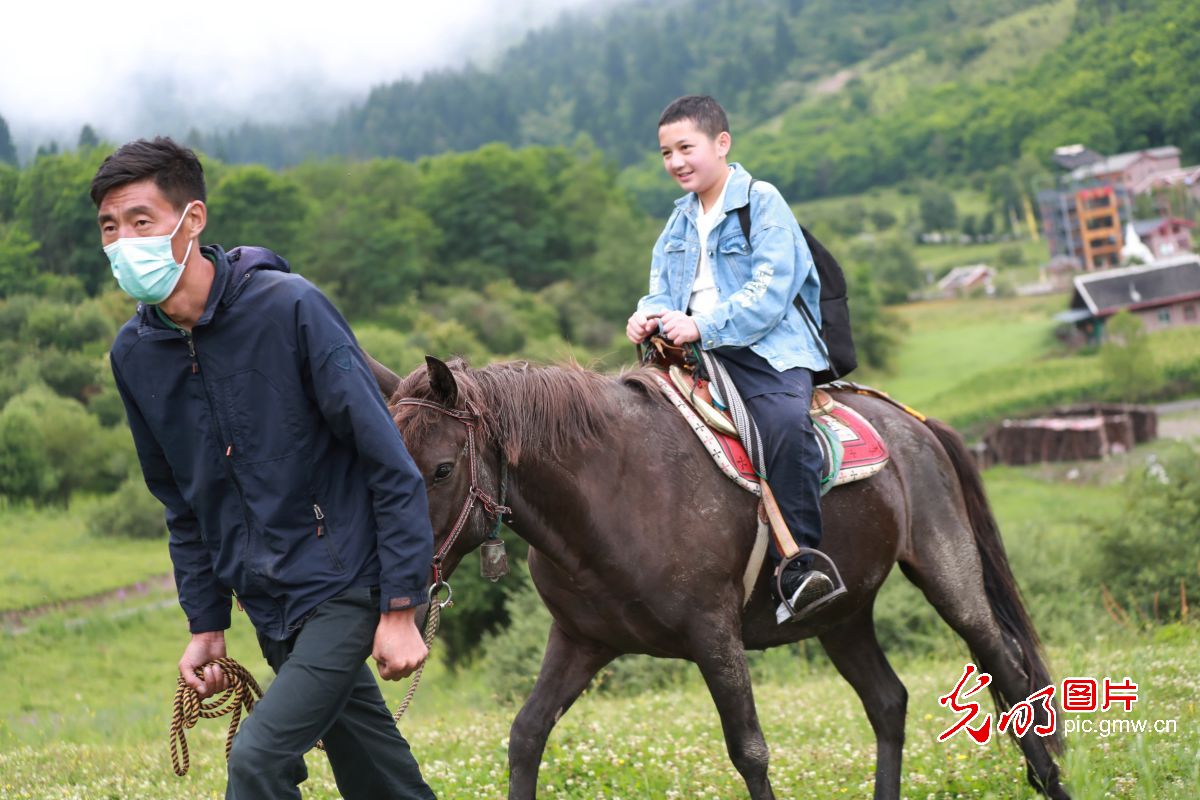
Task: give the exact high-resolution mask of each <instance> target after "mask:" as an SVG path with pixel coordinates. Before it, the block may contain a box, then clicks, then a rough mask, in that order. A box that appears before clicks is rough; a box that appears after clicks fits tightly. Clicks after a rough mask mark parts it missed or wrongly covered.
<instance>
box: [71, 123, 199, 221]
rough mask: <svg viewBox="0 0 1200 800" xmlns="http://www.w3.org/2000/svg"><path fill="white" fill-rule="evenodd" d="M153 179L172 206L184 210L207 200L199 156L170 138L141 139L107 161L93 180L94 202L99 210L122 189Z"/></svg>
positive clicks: (124, 147) (126, 146) (120, 149)
mask: <svg viewBox="0 0 1200 800" xmlns="http://www.w3.org/2000/svg"><path fill="white" fill-rule="evenodd" d="M149 178H153V179H154V185H155V186H157V187H158V190H159V191H160V192H162V193H163V195H164V196H165V197H166V198H167V200H168V201H169V202H170V203H171V205H173V206H175V207H176V208H183V207H184V206H185V205H187V204H188V203H190V202H191V201H193V200H200V201H201V202H204V201H205V200H206V197H207V195H206V193H205V190H204V168H203V167H202V166H200V159H198V158H197V157H196V154H195V153H194V152H193V151H192V150H190V149H188V148H186V147H184V146H182V145H180V144H177V143H176V142H175V141H174V140H173V139H171V138H170V137H168V136H156V137H155V138H154V139H153V140H147V139H137V140H135V141H132V142H129V143H128V144H124V145H122V146H121V147H120V148H118V149H117V151H116V152H115V153H113V154H112V155H110V156H109V157H108V158H106V159H104V163H102V164H101V165H100V169H98V170H96V176H95V177H94V178H92V190H91V195H92V202H93V203H95V204H96V207H97V208H99V207H100V203H101V202H102V201H103V200H104V196H105V195H106V194H108V193H109V192H111V191H112V190H113V189H116V188H117V187H120V186H125V185H126V184H130V183H137V182H138V181H144V180H147V179H149Z"/></svg>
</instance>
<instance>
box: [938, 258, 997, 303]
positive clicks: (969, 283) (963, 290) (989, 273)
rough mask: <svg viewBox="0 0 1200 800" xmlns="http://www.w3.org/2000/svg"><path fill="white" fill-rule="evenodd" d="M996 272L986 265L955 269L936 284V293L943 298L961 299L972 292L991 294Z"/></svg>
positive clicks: (972, 265)
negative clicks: (940, 294) (939, 293)
mask: <svg viewBox="0 0 1200 800" xmlns="http://www.w3.org/2000/svg"><path fill="white" fill-rule="evenodd" d="M994 277H996V271H995V270H994V269H992V268H991V267H989V266H988V265H987V264H971V265H969V266H965V267H955V268H954V269H952V270H950V271H949V272H948V273H946V275H945V276H944V277H943V278H942V279H941V280H940V281H938V283H937V287H938V291H939V292H941V293H942V295H943V296H944V297H962V296H964V295H968V294H970V293H972V292H974V291H983V292H986V293H987V294H991V293H992V292H993V291H994V289H993V288H992V278H994Z"/></svg>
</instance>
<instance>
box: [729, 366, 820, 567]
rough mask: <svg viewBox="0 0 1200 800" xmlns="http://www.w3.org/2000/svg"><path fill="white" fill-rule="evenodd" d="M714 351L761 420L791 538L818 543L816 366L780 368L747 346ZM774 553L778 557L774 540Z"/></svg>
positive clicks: (777, 495) (769, 478)
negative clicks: (812, 409)
mask: <svg viewBox="0 0 1200 800" xmlns="http://www.w3.org/2000/svg"><path fill="white" fill-rule="evenodd" d="M713 353H715V354H716V356H717V357H718V358H720V359H721V363H722V364H724V365H725V370H726V371H727V372H728V373H729V377H730V379H731V380H732V381H733V384H734V386H736V387H737V389H738V392H739V393H740V394H741V395H742V400H743V401H745V403H746V409H747V410H748V411H749V412H750V416H751V417H753V419H754V424H755V425H757V426H758V432H759V435H760V436H761V437H762V443H763V456H764V457H765V460H766V462H767V463H766V468H767V483H769V484H770V485H771V491H772V492H773V493H774V495H775V501H776V502H777V503H778V504H779V511H780V513H782V514H783V520H784V522H786V523H787V526H788V530H790V531H791V532H792V538H793V539H795V540H796V544H798V545H800V546H801V547H812V548H817V547H819V546H820V544H821V470H822V469H823V466H824V465H823V463H822V457H821V447H820V445H819V444H817V433H816V431H815V430H814V429H813V423H812V418H811V417H810V416H809V413H808V408H809V405H810V404H811V402H812V393H813V384H812V372H811V371H810V370H807V369H805V368H804V367H794V368H792V369H789V370H784V371H783V372H780V371H778V370H776V369H775V368H774V367H772V366H771V365H770V364H769V363H768V362H767V360H766V359H765V358H763V357H762V356H760V355H758V354H757V353H755V352H754V351H753V350H751V349H750V348H748V347H722V348H719V349H717V350H714V351H713ZM771 556H772V558H774V560H775V561H777V562H778V561H779V553H778V552H777V551H776V550H775V542H774V541H772V542H771ZM806 562H807V559H804V560H803V561H802V563H806Z"/></svg>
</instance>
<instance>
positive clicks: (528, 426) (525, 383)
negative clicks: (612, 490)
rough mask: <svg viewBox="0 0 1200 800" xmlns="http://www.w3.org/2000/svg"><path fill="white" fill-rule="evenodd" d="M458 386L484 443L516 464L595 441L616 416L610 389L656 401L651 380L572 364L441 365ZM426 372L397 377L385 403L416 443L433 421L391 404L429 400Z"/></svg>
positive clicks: (420, 411) (421, 412) (634, 371)
mask: <svg viewBox="0 0 1200 800" xmlns="http://www.w3.org/2000/svg"><path fill="white" fill-rule="evenodd" d="M447 366H448V367H450V370H451V371H452V372H453V373H454V378H455V381H456V382H457V383H458V405H459V407H464V406H465V404H466V403H470V404H471V405H472V406H473V407H474V408H475V410H476V411H478V413H479V416H480V421H479V431H480V433H481V435H482V436H483V437H484V439H485V440H487V441H490V442H495V443H496V444H498V445H500V446H501V447H502V448H503V449H504V454H505V457H506V459H507V460H508V462H509V463H510V464H512V465H514V466H515V465H516V464H518V463H520V459H521V456H522V454H524V453H525V452H527V451H540V452H542V453H544V454H547V455H549V456H552V457H553V456H557V455H559V454H561V453H562V452H563V451H564V450H565V449H566V448H567V447H568V446H570V445H572V444H584V445H589V444H596V443H598V442H600V441H602V440H603V439H604V438H605V437H606V436H608V434H609V433H610V431H611V428H612V425H613V421H614V417H615V415H616V413H617V411H618V398H617V396H616V393H615V392H614V391H613V390H614V389H619V388H620V387H621V386H630V387H632V388H634V389H644V390H646V392H647V394H649V395H651V396H657V395H658V394H659V393H658V390H657V389H653V390H652V391H651V390H650V388H651V387H652V386H653V383H652V382H651V380H650V378H649V377H647V376H645V375H642V374H640V373H642V372H643V370H640V369H637V368H634V369H631V370H628V371H626V372H623V373H622V374H620V375H618V376H616V377H613V376H609V375H603V374H601V373H599V372H595V371H593V370H589V369H585V368H584V367H582V366H580V365H579V364H576V363H569V364H564V365H560V366H542V365H537V364H531V363H530V362H528V361H504V362H498V363H495V364H489V365H487V366H486V367H482V368H479V369H475V368H472V367H471V366H470V365H468V364H467V362H466V361H465V360H464V359H462V358H455V359H452V360H451V361H449V362H447ZM432 395H433V392H432V390H431V389H430V386H429V371H428V369H427V368H426V367H418V368H417V369H415V370H413V372H411V373H409V374H408V376H406V377H404V378H402V379H401V380H400V385H399V386H398V387H397V388H396V392H395V394H393V395H392V399H391V401H390V402H389V406H390V409H391V412H392V416H393V418H394V419H395V421H396V425H397V426H398V427H399V428H400V431H401V433H402V434H403V435H404V437H405V438H406V439H407V440H409V441H410V442H411V443H413V444H415V443H416V442H417V441H419V440H420V438H421V437H422V436H423V435H425V433H426V432H427V431H428V430H429V428H431V427H432V425H433V423H434V422H435V421H436V419H437V415H436V414H431V413H429V412H428V410H427V409H422V408H421V407H420V406H411V405H397V404H396V401H397V400H399V399H401V398H405V397H415V398H421V399H427V400H434V399H436V398H434V397H433V396H432Z"/></svg>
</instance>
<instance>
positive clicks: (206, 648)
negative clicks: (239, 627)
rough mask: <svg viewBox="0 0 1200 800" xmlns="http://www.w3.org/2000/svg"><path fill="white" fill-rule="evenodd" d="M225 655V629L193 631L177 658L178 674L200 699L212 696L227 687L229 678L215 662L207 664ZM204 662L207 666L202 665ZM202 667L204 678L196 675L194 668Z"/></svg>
mask: <svg viewBox="0 0 1200 800" xmlns="http://www.w3.org/2000/svg"><path fill="white" fill-rule="evenodd" d="M224 657H225V631H212V632H211V633H193V634H192V641H190V642H188V646H187V648H186V649H185V650H184V651H183V658H181V659H179V674H180V675H182V676H183V679H184V681H186V682H187V685H188V686H190V687H192V688H193V689H195V690H196V694H197V695H199V696H200V699H201V700H204V699H205V698H207V697H212V696H213V695H214V694H217V693H219V692H223V691H225V690H226V689H228V688H229V680H228V679H227V678H226V677H225V673H224V672H222V671H221V668H220V667H218V666H217V665H216V664H209V662H211V661H216V660H217V659H218V658H224ZM205 664H209V666H207V667H204V665H205ZM198 667H204V678H203V679H201V678H197V677H196V669H197V668H198Z"/></svg>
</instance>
